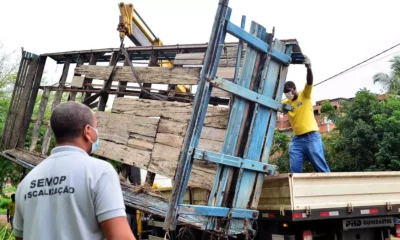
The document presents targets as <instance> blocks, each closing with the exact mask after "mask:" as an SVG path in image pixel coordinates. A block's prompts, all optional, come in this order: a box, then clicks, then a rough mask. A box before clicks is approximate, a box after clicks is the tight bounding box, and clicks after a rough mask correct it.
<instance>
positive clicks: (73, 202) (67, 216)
mask: <svg viewBox="0 0 400 240" xmlns="http://www.w3.org/2000/svg"><path fill="white" fill-rule="evenodd" d="M50 125H51V128H52V130H53V132H54V135H55V138H56V143H57V146H56V147H55V148H54V149H53V150H52V151H51V155H50V156H49V157H48V158H46V159H45V160H44V161H43V162H41V163H40V164H39V165H38V166H37V167H35V168H34V169H33V170H32V171H31V172H30V173H29V174H28V175H27V176H26V177H25V178H24V180H23V181H22V182H21V183H20V185H19V186H18V189H17V193H16V210H15V217H14V231H15V235H16V239H17V240H22V239H23V240H30V239H32V240H38V239H40V240H50V239H51V240H54V239H57V240H70V239H77V240H78V239H88V240H97V239H104V238H106V239H108V240H135V237H134V236H133V234H132V231H131V229H130V227H129V225H128V221H127V219H126V213H125V205H124V201H123V196H122V191H121V185H120V182H119V177H118V174H117V173H116V171H115V170H114V168H113V167H112V166H111V164H109V163H108V162H106V161H102V160H98V159H96V158H92V157H90V156H89V154H91V153H92V152H94V151H95V150H96V148H97V147H98V145H99V136H98V132H97V129H96V128H97V120H96V118H95V116H94V114H93V112H92V111H91V110H90V108H88V107H87V106H85V105H83V104H80V103H76V102H66V103H62V104H59V105H58V106H57V107H56V108H55V109H54V111H53V113H52V116H51V119H50Z"/></svg>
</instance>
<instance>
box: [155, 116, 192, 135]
mask: <svg viewBox="0 0 400 240" xmlns="http://www.w3.org/2000/svg"><path fill="white" fill-rule="evenodd" d="M186 128H187V123H182V122H176V121H170V120H166V119H161V120H160V125H159V126H158V130H157V131H158V132H159V133H169V134H174V135H179V136H185V133H186Z"/></svg>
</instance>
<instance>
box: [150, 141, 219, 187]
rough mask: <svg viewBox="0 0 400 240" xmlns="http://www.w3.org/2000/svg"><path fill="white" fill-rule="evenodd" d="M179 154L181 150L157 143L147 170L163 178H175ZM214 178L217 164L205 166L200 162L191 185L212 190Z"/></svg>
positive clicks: (196, 164)
mask: <svg viewBox="0 0 400 240" xmlns="http://www.w3.org/2000/svg"><path fill="white" fill-rule="evenodd" d="M179 154H180V148H175V147H170V146H167V145H164V144H160V143H156V144H155V145H154V149H153V154H152V156H151V158H152V159H151V162H150V164H149V166H148V169H147V170H149V171H151V172H153V173H156V174H160V175H162V176H166V177H169V178H173V177H174V176H175V172H176V168H177V166H178V160H179ZM214 176H215V164H212V163H211V164H206V165H204V164H202V163H201V162H199V161H195V162H194V164H193V168H192V174H191V177H190V180H189V184H190V185H191V186H196V187H200V188H203V189H211V187H212V182H213V178H214Z"/></svg>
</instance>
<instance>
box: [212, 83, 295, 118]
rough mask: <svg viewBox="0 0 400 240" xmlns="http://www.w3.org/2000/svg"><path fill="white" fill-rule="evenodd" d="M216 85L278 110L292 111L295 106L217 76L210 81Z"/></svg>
mask: <svg viewBox="0 0 400 240" xmlns="http://www.w3.org/2000/svg"><path fill="white" fill-rule="evenodd" d="M210 82H211V83H212V84H213V86H214V87H216V88H219V89H222V90H224V91H227V92H229V93H231V94H234V95H237V96H239V97H241V98H244V99H247V100H249V101H252V102H255V103H258V104H260V105H262V106H264V107H267V108H270V109H273V110H276V111H280V112H282V111H284V110H287V111H292V110H293V108H292V107H291V106H290V105H287V104H285V105H283V104H282V103H280V102H279V101H276V100H274V99H272V98H269V97H266V96H264V95H262V94H259V93H256V92H254V91H251V90H250V89H247V88H244V87H241V86H239V85H237V84H235V83H233V82H231V81H229V80H226V79H223V78H219V77H216V78H214V79H212V80H211V81H210Z"/></svg>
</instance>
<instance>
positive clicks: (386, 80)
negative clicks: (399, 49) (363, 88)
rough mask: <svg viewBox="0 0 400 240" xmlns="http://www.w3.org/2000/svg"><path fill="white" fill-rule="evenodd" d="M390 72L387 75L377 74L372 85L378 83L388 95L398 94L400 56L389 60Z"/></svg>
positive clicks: (399, 87)
mask: <svg viewBox="0 0 400 240" xmlns="http://www.w3.org/2000/svg"><path fill="white" fill-rule="evenodd" d="M390 62H391V63H392V64H391V67H390V69H391V72H390V74H387V73H382V72H380V73H377V74H375V75H374V77H373V81H374V83H378V84H380V85H381V86H382V87H383V90H384V91H386V92H387V93H390V94H399V93H400V56H395V57H394V58H393V59H392V60H390Z"/></svg>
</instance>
